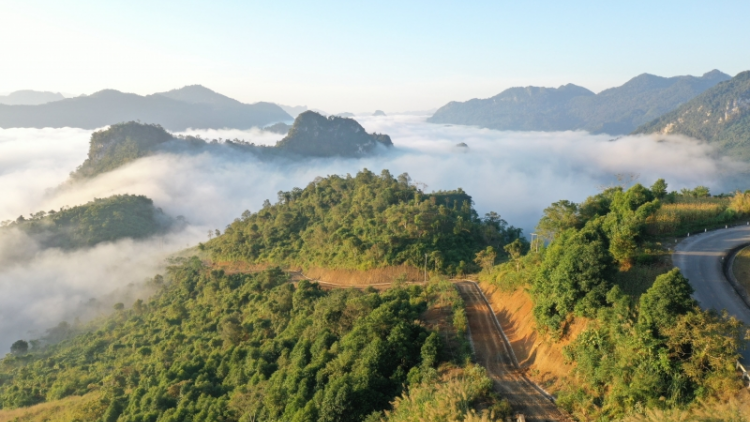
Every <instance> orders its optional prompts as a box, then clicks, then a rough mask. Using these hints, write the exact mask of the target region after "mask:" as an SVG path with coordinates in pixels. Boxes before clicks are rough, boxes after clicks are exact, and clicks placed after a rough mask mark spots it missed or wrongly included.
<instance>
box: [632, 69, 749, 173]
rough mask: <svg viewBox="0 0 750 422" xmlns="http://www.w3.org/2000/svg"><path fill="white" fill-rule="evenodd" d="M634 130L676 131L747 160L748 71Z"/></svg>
mask: <svg viewBox="0 0 750 422" xmlns="http://www.w3.org/2000/svg"><path fill="white" fill-rule="evenodd" d="M634 133H656V134H662V135H666V134H680V135H686V136H690V137H693V138H696V139H700V140H702V141H706V142H708V143H710V144H712V145H714V146H715V147H716V148H717V149H718V150H719V151H720V152H722V153H724V154H727V155H731V156H733V157H737V158H741V159H744V160H747V159H750V71H745V72H742V73H740V74H738V75H737V76H735V77H734V78H732V79H730V80H728V81H725V82H722V83H720V84H718V85H716V86H715V87H713V88H711V89H709V90H707V91H706V92H704V93H703V94H701V95H699V96H697V97H695V98H694V99H692V100H691V101H689V102H687V103H685V104H683V105H682V106H680V107H679V108H677V109H676V110H674V111H672V112H670V113H667V114H665V115H663V116H661V117H659V118H658V119H655V120H653V121H651V122H649V123H646V124H644V125H643V126H641V127H639V128H638V129H637V130H636V131H635V132H634Z"/></svg>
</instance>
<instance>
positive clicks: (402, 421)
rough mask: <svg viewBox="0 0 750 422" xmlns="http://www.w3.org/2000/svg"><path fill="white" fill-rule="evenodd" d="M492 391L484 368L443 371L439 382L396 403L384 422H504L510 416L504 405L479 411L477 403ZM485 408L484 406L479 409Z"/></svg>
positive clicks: (412, 391) (423, 386) (429, 383)
mask: <svg viewBox="0 0 750 422" xmlns="http://www.w3.org/2000/svg"><path fill="white" fill-rule="evenodd" d="M491 389H492V381H490V379H489V378H488V377H487V374H486V372H485V371H484V368H482V367H480V366H477V365H469V366H468V367H467V368H465V369H462V368H455V367H450V366H444V367H441V368H440V370H439V374H438V377H437V379H434V380H429V381H427V382H423V383H421V384H420V385H416V386H412V387H411V388H410V389H409V391H408V392H407V393H404V394H403V395H402V396H401V397H398V398H397V399H396V400H395V401H394V402H393V410H391V411H386V412H385V415H384V417H382V418H381V419H380V420H381V421H382V422H423V421H424V422H427V421H429V422H435V421H436V422H495V421H497V422H502V421H503V419H505V418H504V417H503V416H506V415H507V413H509V412H510V408H509V406H508V405H507V403H505V404H504V405H500V407H498V408H497V409H488V408H484V409H477V408H476V407H477V404H480V405H481V403H477V402H478V401H481V400H482V399H483V398H485V397H486V396H487V395H488V393H489V392H490V391H491ZM480 407H484V406H480Z"/></svg>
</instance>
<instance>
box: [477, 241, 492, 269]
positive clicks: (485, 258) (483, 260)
mask: <svg viewBox="0 0 750 422" xmlns="http://www.w3.org/2000/svg"><path fill="white" fill-rule="evenodd" d="M495 258H497V253H496V252H495V248H493V247H492V246H487V249H485V250H483V251H479V252H477V257H476V258H475V259H474V262H476V263H477V265H479V266H480V267H482V269H483V270H489V269H490V268H492V266H493V265H495Z"/></svg>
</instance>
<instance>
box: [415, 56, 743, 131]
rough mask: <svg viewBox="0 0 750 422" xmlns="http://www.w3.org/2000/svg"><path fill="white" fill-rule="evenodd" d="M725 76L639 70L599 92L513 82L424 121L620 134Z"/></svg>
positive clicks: (534, 129)
mask: <svg viewBox="0 0 750 422" xmlns="http://www.w3.org/2000/svg"><path fill="white" fill-rule="evenodd" d="M728 79H730V76H729V75H726V74H724V73H722V72H720V71H718V70H713V71H711V72H708V73H706V74H704V75H703V76H701V77H695V76H675V77H672V78H664V77H660V76H655V75H650V74H646V73H644V74H642V75H639V76H636V77H635V78H633V79H631V80H629V81H628V82H626V83H625V84H623V85H622V86H619V87H616V88H610V89H607V90H604V91H602V92H600V93H599V94H595V93H593V92H592V91H590V90H588V89H586V88H583V87H580V86H577V85H574V84H567V85H563V86H560V87H559V88H544V87H532V86H529V87H516V88H509V89H506V90H505V91H503V92H501V93H500V94H498V95H496V96H494V97H491V98H487V99H473V100H469V101H466V102H456V101H453V102H450V103H448V104H446V105H445V106H443V107H441V108H439V109H438V110H437V111H436V112H435V114H434V115H433V116H432V117H430V118H429V119H428V120H427V121H428V122H431V123H449V124H462V125H476V126H480V127H486V128H490V129H497V130H519V131H562V130H586V131H589V132H592V133H609V134H612V135H617V134H626V133H629V132H631V131H633V130H634V129H635V128H637V127H638V126H640V125H642V124H644V123H646V122H648V121H650V120H652V119H654V118H656V117H658V116H660V115H662V114H664V113H667V112H669V111H671V110H673V109H674V108H676V107H678V106H679V105H680V104H682V103H685V102H687V101H689V100H690V99H692V98H694V97H695V96H696V95H699V94H700V93H702V92H703V91H705V90H706V89H708V88H711V87H712V86H714V85H716V84H717V83H719V82H722V81H724V80H728Z"/></svg>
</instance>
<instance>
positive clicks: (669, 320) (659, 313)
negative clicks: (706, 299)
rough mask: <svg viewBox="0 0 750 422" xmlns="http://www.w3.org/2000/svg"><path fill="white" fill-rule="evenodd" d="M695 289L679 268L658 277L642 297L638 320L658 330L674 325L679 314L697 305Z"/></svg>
mask: <svg viewBox="0 0 750 422" xmlns="http://www.w3.org/2000/svg"><path fill="white" fill-rule="evenodd" d="M693 292H694V290H693V287H692V286H691V285H690V283H689V282H688V279H686V278H685V277H683V276H682V273H681V272H680V270H679V269H678V268H674V269H673V270H672V271H670V272H668V273H666V274H662V275H660V276H658V277H656V281H654V285H653V286H651V288H649V289H648V290H647V291H646V293H644V294H643V295H642V296H641V299H640V312H639V315H638V321H639V322H640V323H641V324H644V325H647V326H649V327H651V328H654V329H657V330H663V329H665V328H667V327H670V326H672V325H674V323H675V321H676V319H677V317H678V316H680V315H683V314H685V313H687V312H689V311H690V310H692V309H693V308H694V307H695V306H697V303H696V301H695V300H694V299H693V298H692V297H691V295H692V294H693Z"/></svg>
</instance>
